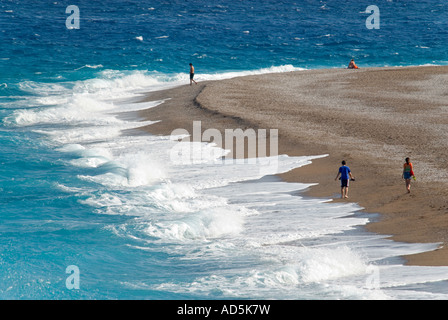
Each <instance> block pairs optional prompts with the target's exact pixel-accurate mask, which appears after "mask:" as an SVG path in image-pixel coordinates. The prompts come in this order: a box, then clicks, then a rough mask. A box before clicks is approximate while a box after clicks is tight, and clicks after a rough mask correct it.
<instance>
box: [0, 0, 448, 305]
mask: <svg viewBox="0 0 448 320" xmlns="http://www.w3.org/2000/svg"><path fill="white" fill-rule="evenodd" d="M371 4H372V3H370V2H367V1H356V2H355V1H346V2H344V5H341V4H340V2H339V1H297V2H292V1H283V2H279V1H263V2H261V3H260V2H259V1H232V2H230V1H212V2H210V1H175V2H173V1H169V2H168V1H167V2H164V1H154V2H152V1H107V2H106V3H99V2H92V1H78V4H77V6H78V8H79V14H80V28H79V29H67V27H66V19H67V18H68V17H69V14H67V13H65V10H66V7H67V6H68V4H65V3H60V2H55V1H32V2H27V4H26V5H25V4H23V2H19V1H1V2H0V16H1V21H2V23H1V27H0V31H1V42H2V49H1V52H0V70H1V71H0V103H1V108H0V118H1V123H0V141H1V143H0V162H1V164H2V165H1V167H0V176H1V180H0V190H1V197H0V202H1V203H0V204H1V209H0V210H1V218H0V219H1V220H0V221H1V223H0V240H1V241H0V250H1V256H0V279H1V281H0V297H1V298H3V299H223V298H257V299H326V298H342V299H344V298H347V299H360V298H366V297H367V298H372V299H374V298H392V299H400V298H417V299H425V298H431V299H433V298H446V294H447V293H448V291H447V290H446V284H447V282H446V279H447V278H448V277H447V276H446V274H448V272H447V270H446V269H444V268H418V267H405V266H403V265H402V261H401V260H400V259H399V258H398V256H400V255H402V254H406V253H413V252H421V251H426V250H432V249H434V248H436V247H437V244H426V245H421V244H416V245H405V244H401V243H393V242H390V241H388V240H385V239H383V238H381V237H379V236H376V235H371V234H366V233H364V232H363V231H362V230H361V226H362V225H364V224H365V223H367V221H368V217H366V216H364V215H362V214H361V213H360V212H359V209H360V208H359V207H358V206H357V205H356V204H344V205H341V204H333V203H330V202H327V201H322V200H321V199H307V198H302V197H299V196H295V195H296V194H298V193H300V191H301V190H303V189H305V188H306V187H308V186H307V185H302V184H300V183H298V184H286V183H283V182H280V181H277V180H275V179H273V178H272V177H271V176H268V177H265V176H264V174H262V173H261V172H260V170H259V168H260V164H259V163H257V164H255V165H247V164H243V165H241V164H235V163H233V162H230V163H228V162H224V163H223V162H221V160H220V152H221V151H220V150H215V151H217V153H216V154H215V153H210V152H208V151H209V150H208V148H210V146H204V148H205V149H204V150H206V151H207V152H205V153H206V155H207V157H202V158H201V161H199V162H197V163H192V164H175V163H173V162H172V158H171V159H170V158H167V154H169V152H170V150H173V148H174V147H175V146H176V143H175V141H172V140H170V138H169V137H152V136H137V137H129V136H123V135H121V132H122V130H125V129H129V128H135V127H138V126H141V125H143V123H141V122H139V120H138V119H131V120H130V119H125V118H122V117H118V116H116V113H119V112H122V111H129V110H139V109H144V108H147V107H151V106H153V105H155V104H156V103H147V104H144V105H141V104H137V103H132V101H134V99H136V98H138V97H140V96H141V94H142V93H144V92H148V91H151V90H159V89H163V88H166V87H171V86H176V85H181V84H185V83H188V74H187V72H188V63H190V62H192V63H193V64H194V65H195V67H196V78H197V79H198V80H199V81H200V80H208V79H210V80H218V79H223V78H229V77H233V76H238V75H246V74H258V73H269V72H288V71H292V70H302V69H313V68H334V67H336V68H340V67H345V66H346V65H347V64H348V61H349V60H350V59H351V58H354V59H355V61H356V62H357V64H358V65H360V66H361V67H368V66H407V65H426V64H435V65H446V64H447V62H448V54H447V52H448V51H447V40H448V37H447V21H448V8H447V4H446V2H444V1H423V2H422V1H382V2H381V3H378V4H376V5H377V6H378V8H379V9H380V17H381V20H380V21H381V23H380V29H378V30H369V29H367V28H366V25H365V21H366V19H367V17H368V16H369V14H367V13H365V10H366V8H367V6H369V5H371ZM149 123H150V122H148V123H147V124H149ZM204 150H203V151H204ZM323 156H324V155H323ZM312 159H313V158H312V157H304V158H289V157H287V156H282V157H280V159H279V167H278V169H277V171H276V172H284V171H287V170H289V169H291V168H295V167H298V166H302V165H307V164H309V163H310V161H312ZM260 181H263V183H259V182H260ZM293 194H294V196H293ZM69 266H77V267H78V270H79V274H78V276H79V277H78V279H79V283H78V284H79V286H78V287H76V288H71V287H70V284H68V285H67V282H66V281H67V278H69V277H70V276H71V275H72V274H71V273H67V272H66V269H67V267H69ZM372 270H374V271H378V272H379V275H380V276H381V277H379V278H378V277H376V278H374V280H378V283H376V284H377V285H378V286H375V287H374V290H372V287H371V286H370V285H368V283H371V282H369V281H370V280H372V277H371V276H372V275H375V274H376V273H374V272H372Z"/></svg>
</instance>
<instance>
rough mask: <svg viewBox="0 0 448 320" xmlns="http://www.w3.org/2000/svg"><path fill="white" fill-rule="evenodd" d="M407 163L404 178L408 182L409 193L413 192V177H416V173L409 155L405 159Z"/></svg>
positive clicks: (404, 167) (404, 165)
mask: <svg viewBox="0 0 448 320" xmlns="http://www.w3.org/2000/svg"><path fill="white" fill-rule="evenodd" d="M404 161H405V163H404V164H403V175H402V177H403V179H404V180H405V182H406V190H407V192H408V193H411V177H413V178H414V179H415V175H414V168H413V167H412V162H411V160H410V159H409V157H407V158H406V159H405V160H404Z"/></svg>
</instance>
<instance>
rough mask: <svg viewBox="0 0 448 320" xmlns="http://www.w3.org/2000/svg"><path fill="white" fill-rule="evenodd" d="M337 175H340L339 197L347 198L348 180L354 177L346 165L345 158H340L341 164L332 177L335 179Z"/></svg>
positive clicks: (353, 179)
mask: <svg viewBox="0 0 448 320" xmlns="http://www.w3.org/2000/svg"><path fill="white" fill-rule="evenodd" d="M339 175H341V198H348V185H349V181H350V179H351V180H352V181H355V178H354V177H353V175H352V173H351V170H350V168H349V167H348V166H347V165H346V162H345V160H342V166H341V167H339V171H338V174H337V175H336V178H334V180H335V181H336V180H337V179H338V178H339Z"/></svg>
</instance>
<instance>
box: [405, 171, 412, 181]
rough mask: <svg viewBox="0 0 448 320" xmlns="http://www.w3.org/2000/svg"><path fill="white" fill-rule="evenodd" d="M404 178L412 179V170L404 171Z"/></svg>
mask: <svg viewBox="0 0 448 320" xmlns="http://www.w3.org/2000/svg"><path fill="white" fill-rule="evenodd" d="M403 178H405V179H406V180H407V179H411V173H410V172H403Z"/></svg>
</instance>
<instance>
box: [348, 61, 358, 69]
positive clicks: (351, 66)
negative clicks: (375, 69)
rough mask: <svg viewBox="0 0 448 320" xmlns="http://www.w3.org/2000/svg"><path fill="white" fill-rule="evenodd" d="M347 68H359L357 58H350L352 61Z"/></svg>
mask: <svg viewBox="0 0 448 320" xmlns="http://www.w3.org/2000/svg"><path fill="white" fill-rule="evenodd" d="M347 69H359V68H358V66H357V65H356V63H355V60H353V59H352V60H350V63H349V64H348V67H347Z"/></svg>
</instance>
